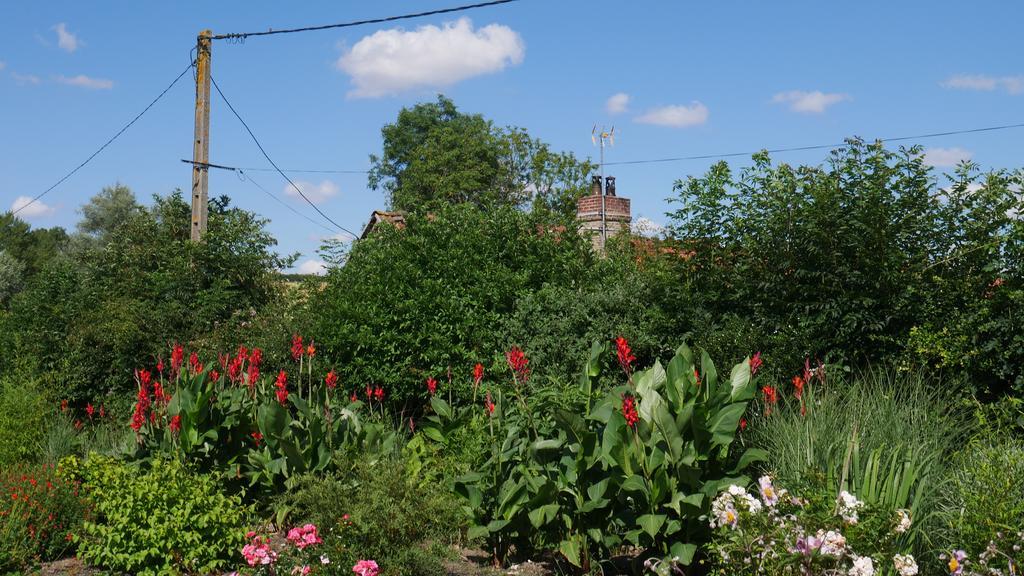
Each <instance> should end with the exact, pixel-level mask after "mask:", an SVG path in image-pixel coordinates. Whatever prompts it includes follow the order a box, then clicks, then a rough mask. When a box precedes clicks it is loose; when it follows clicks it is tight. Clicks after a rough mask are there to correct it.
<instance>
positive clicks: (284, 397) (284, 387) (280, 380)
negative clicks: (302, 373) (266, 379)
mask: <svg viewBox="0 0 1024 576" xmlns="http://www.w3.org/2000/svg"><path fill="white" fill-rule="evenodd" d="M274 387H275V388H276V390H275V391H274V394H276V395H277V401H278V402H280V403H281V405H282V406H284V404H285V402H287V401H288V375H287V374H286V373H285V371H284V370H281V372H279V373H278V375H277V380H276V381H274Z"/></svg>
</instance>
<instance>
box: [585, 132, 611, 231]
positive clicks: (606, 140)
mask: <svg viewBox="0 0 1024 576" xmlns="http://www.w3.org/2000/svg"><path fill="white" fill-rule="evenodd" d="M598 139H600V143H599V142H598ZM590 141H591V142H593V143H594V146H598V145H600V146H601V245H602V246H604V245H605V243H606V242H608V218H607V217H606V213H607V210H606V208H605V196H607V194H606V190H605V179H604V147H605V145H608V146H615V126H612V129H611V130H605V128H604V126H602V127H601V131H600V132H598V131H597V124H594V127H593V128H592V129H591V130H590Z"/></svg>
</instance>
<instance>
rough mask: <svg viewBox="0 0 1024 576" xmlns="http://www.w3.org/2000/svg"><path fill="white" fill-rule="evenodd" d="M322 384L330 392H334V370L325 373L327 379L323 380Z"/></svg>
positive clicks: (335, 382)
mask: <svg viewBox="0 0 1024 576" xmlns="http://www.w3.org/2000/svg"><path fill="white" fill-rule="evenodd" d="M324 384H326V385H327V388H328V389H330V390H334V389H335V388H336V387H337V386H338V375H337V374H335V373H334V370H331V371H330V372H328V373H327V377H326V378H324Z"/></svg>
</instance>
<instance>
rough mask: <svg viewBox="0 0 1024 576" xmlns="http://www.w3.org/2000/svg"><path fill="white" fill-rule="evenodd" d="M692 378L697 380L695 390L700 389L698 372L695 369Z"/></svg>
mask: <svg viewBox="0 0 1024 576" xmlns="http://www.w3.org/2000/svg"><path fill="white" fill-rule="evenodd" d="M693 377H694V379H696V380H697V388H700V372H697V369H696V368H694V369H693Z"/></svg>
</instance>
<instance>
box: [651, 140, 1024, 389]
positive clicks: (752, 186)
mask: <svg viewBox="0 0 1024 576" xmlns="http://www.w3.org/2000/svg"><path fill="white" fill-rule="evenodd" d="M920 152H921V151H920V149H918V148H911V149H906V150H900V151H899V152H893V151H889V150H886V149H885V148H884V147H883V146H882V145H881V144H880V143H876V144H865V143H864V142H862V141H859V140H850V141H849V142H848V144H847V146H845V147H843V148H840V149H837V150H834V151H833V152H832V154H831V156H830V158H829V161H828V163H827V165H826V166H822V167H809V166H801V167H793V166H789V165H787V164H779V165H773V164H772V163H771V161H770V159H769V157H768V155H767V154H766V153H762V154H758V155H755V157H754V164H753V165H752V166H751V167H749V168H746V169H744V170H743V171H742V172H741V173H740V174H739V175H738V177H734V175H733V173H732V171H731V170H730V169H729V167H728V166H727V165H726V164H725V163H724V162H723V163H720V164H717V165H715V166H714V167H713V168H712V169H711V170H710V171H709V172H708V173H707V174H706V175H704V176H702V177H689V178H687V179H685V180H680V181H678V182H677V183H676V191H677V192H678V197H677V198H676V200H677V201H678V202H679V203H680V204H682V207H681V208H679V209H678V210H676V211H674V212H673V213H672V214H671V216H672V219H673V235H674V237H675V238H676V239H678V241H679V243H680V244H681V249H683V250H686V251H687V253H688V254H690V257H689V258H686V259H684V260H682V261H681V266H680V274H681V276H682V278H683V282H684V283H685V284H686V285H687V286H688V288H689V292H690V294H691V295H692V297H693V298H694V299H695V300H696V302H695V304H696V305H697V308H698V311H697V313H696V314H695V319H696V320H698V321H700V324H699V325H698V326H697V327H696V328H695V330H694V334H695V338H697V340H698V341H702V340H703V338H704V336H705V335H710V334H714V333H715V332H716V331H721V328H723V327H733V329H734V330H738V331H740V332H744V331H746V332H751V333H753V334H756V335H759V336H760V337H762V338H763V340H762V347H763V349H764V350H765V352H766V355H767V356H768V357H773V358H775V359H776V364H778V365H782V366H790V367H792V368H793V369H795V368H796V366H798V365H799V364H800V363H801V361H802V359H803V357H804V356H808V355H809V356H811V357H812V358H813V357H815V356H818V357H821V358H823V359H826V360H833V361H845V362H851V363H857V364H859V363H861V362H864V361H865V360H878V359H882V358H886V357H895V356H896V355H900V354H905V355H906V356H907V357H908V359H909V360H910V361H911V362H914V363H922V362H923V363H928V364H932V365H938V366H949V367H955V368H960V369H964V370H966V371H968V372H969V373H970V375H971V376H972V383H973V384H974V385H975V386H976V387H977V389H978V390H980V391H982V392H986V393H991V392H1000V391H1003V390H1006V389H1008V388H1009V387H1010V386H1014V387H1016V388H1017V389H1018V390H1021V389H1022V388H1021V387H1022V386H1024V370H1022V368H1021V367H1022V366H1024V339H1021V337H1020V334H1021V333H1022V330H1021V328H1022V325H1021V322H1022V321H1024V318H1022V315H1021V314H1020V313H1019V311H1020V310H1021V309H1024V307H1022V306H1021V303H1022V298H1024V278H1022V276H1021V271H1022V270H1024V265H1022V254H1024V221H1022V220H1021V218H1020V217H1019V215H1020V214H1021V213H1022V212H1024V211H1022V208H1024V206H1022V204H1024V198H1022V197H1021V195H1020V193H1019V187H1020V185H1021V181H1022V179H1024V172H1022V171H1019V170H1018V171H1016V172H1012V173H1011V172H1000V171H997V172H992V173H989V174H987V175H985V176H984V178H982V177H980V176H979V175H978V173H977V168H976V167H975V166H973V165H965V166H962V167H960V168H959V169H958V171H957V173H956V174H955V175H954V176H953V179H952V181H951V182H950V183H949V184H948V185H947V186H945V187H940V185H939V184H938V183H937V182H936V179H935V177H934V176H933V175H932V174H931V172H930V168H928V167H927V166H926V165H925V164H924V163H923V161H922V158H921V154H920Z"/></svg>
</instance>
